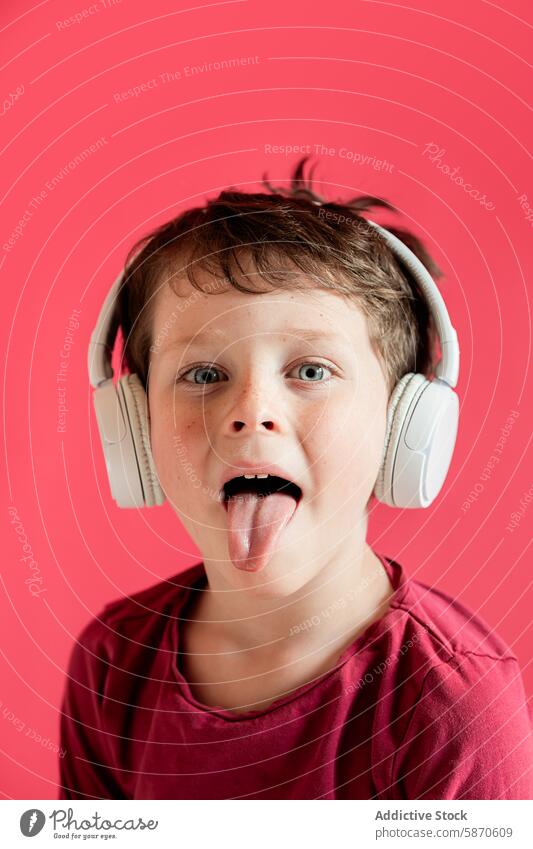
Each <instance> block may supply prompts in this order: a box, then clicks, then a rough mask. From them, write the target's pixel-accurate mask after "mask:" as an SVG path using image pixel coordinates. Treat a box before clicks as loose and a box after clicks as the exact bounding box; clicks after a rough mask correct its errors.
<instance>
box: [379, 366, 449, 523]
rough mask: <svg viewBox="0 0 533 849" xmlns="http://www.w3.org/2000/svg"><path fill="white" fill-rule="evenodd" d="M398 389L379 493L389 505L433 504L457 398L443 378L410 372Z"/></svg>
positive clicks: (444, 467) (446, 458) (441, 477)
mask: <svg viewBox="0 0 533 849" xmlns="http://www.w3.org/2000/svg"><path fill="white" fill-rule="evenodd" d="M407 378H408V379H407ZM404 380H405V382H403V381H404ZM396 390H398V393H397V395H396V397H395V398H394V405H393V404H392V401H393V397H392V396H391V403H390V414H389V427H390V432H389V430H388V431H387V433H388V441H387V444H386V450H385V456H384V460H383V464H382V468H381V469H380V475H379V477H378V482H377V489H376V490H375V494H376V497H377V498H378V499H379V500H380V501H383V502H384V503H385V504H388V505H389V506H391V507H429V505H430V504H431V503H432V502H433V501H434V499H435V498H436V497H437V495H438V494H439V492H440V490H441V488H442V484H443V483H444V480H445V478H446V475H447V473H448V469H449V467H450V463H451V459H452V455H453V449H454V446H455V440H456V437H457V427H458V423H459V398H458V396H457V394H456V393H455V392H454V391H453V389H451V387H450V386H448V384H446V383H445V382H444V381H441V380H439V379H438V378H437V379H435V380H432V381H429V380H427V379H426V378H425V377H424V375H421V374H412V373H410V374H409V375H406V376H405V379H404V378H402V381H400V382H399V383H398V386H397V387H396V388H395V392H394V393H393V395H394V394H395V393H396Z"/></svg>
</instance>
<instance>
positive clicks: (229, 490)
mask: <svg viewBox="0 0 533 849" xmlns="http://www.w3.org/2000/svg"><path fill="white" fill-rule="evenodd" d="M279 492H281V493H283V494H285V495H290V496H292V497H293V498H294V500H295V501H296V503H298V502H299V501H300V499H301V497H302V490H301V488H300V487H299V486H298V484H297V483H293V481H290V480H288V479H287V478H284V477H279V476H278V475H270V474H266V473H264V474H261V475H260V476H259V475H255V476H253V477H251V476H250V475H246V476H245V475H238V476H237V477H234V478H230V479H229V480H228V481H226V483H225V484H224V485H223V487H222V498H223V503H224V508H225V510H226V511H227V509H228V503H229V501H230V499H232V498H235V497H239V496H242V495H245V494H248V493H250V494H253V495H256V496H257V497H258V498H266V497H267V496H269V495H273V494H274V493H279Z"/></svg>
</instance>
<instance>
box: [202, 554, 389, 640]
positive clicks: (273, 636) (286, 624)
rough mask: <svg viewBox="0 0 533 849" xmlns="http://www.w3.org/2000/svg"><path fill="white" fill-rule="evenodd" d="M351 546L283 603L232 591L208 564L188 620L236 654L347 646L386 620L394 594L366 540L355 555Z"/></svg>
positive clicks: (380, 564)
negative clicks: (203, 584) (202, 588)
mask: <svg viewBox="0 0 533 849" xmlns="http://www.w3.org/2000/svg"><path fill="white" fill-rule="evenodd" d="M351 542H352V545H347V546H343V549H344V550H343V551H336V552H335V553H334V555H333V556H332V557H331V559H330V560H329V561H328V562H327V563H325V564H324V566H323V568H322V569H321V571H320V572H319V573H318V574H317V575H315V576H314V578H313V579H312V580H311V581H310V582H309V583H307V584H306V585H305V586H304V587H302V588H301V589H300V590H298V591H297V592H296V593H293V594H292V595H290V596H286V597H281V598H270V599H265V598H262V597H259V596H258V595H254V593H253V592H252V593H250V594H248V593H247V592H245V591H242V590H236V591H235V592H231V590H232V587H231V586H230V585H229V584H228V583H227V582H226V581H225V580H224V577H223V575H222V574H221V572H220V570H219V569H218V568H215V569H213V568H210V567H209V564H208V563H205V564H204V565H205V569H206V572H207V576H208V585H207V587H206V590H205V591H204V592H202V593H201V594H199V597H198V598H197V599H196V600H193V601H192V602H191V606H190V608H189V611H188V612H187V614H186V618H187V619H191V620H195V621H196V623H197V625H200V626H201V627H202V628H205V629H206V636H209V637H210V638H211V639H214V640H215V641H216V638H217V636H218V637H219V638H220V640H221V642H223V643H224V644H225V646H226V647H227V646H234V647H235V649H236V650H246V649H253V648H256V647H257V648H259V647H261V646H265V648H266V647H267V646H270V647H271V650H273V651H274V652H276V653H278V652H280V653H288V654H291V653H292V652H293V651H294V652H297V653H299V652H300V651H301V650H302V649H304V650H305V651H308V650H313V648H314V647H317V646H323V645H325V644H326V643H328V642H330V641H335V640H339V642H340V643H344V642H346V644H349V642H350V641H351V640H353V639H355V637H356V636H357V634H358V633H359V632H361V631H363V630H364V629H365V628H366V627H368V625H369V624H371V622H373V621H375V620H377V619H380V618H381V617H382V616H383V615H384V613H385V612H386V610H387V609H388V603H389V600H390V598H391V596H392V595H393V588H392V585H391V583H390V581H389V578H388V576H387V573H386V571H385V569H384V567H383V564H382V563H381V561H380V560H379V558H378V557H377V556H376V555H375V554H374V552H373V551H372V549H371V548H370V546H369V545H368V544H367V543H366V542H365V541H363V543H362V545H361V546H360V548H359V549H358V550H356V552H355V554H354V548H353V540H352V541H351ZM346 549H348V551H347V550H346ZM343 555H344V557H343ZM232 568H233V567H232ZM211 639H210V640H209V641H210V642H211Z"/></svg>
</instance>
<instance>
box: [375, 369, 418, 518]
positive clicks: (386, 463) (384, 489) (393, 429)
mask: <svg viewBox="0 0 533 849" xmlns="http://www.w3.org/2000/svg"><path fill="white" fill-rule="evenodd" d="M414 377H416V375H415V374H414V372H409V373H408V374H405V375H404V376H403V377H402V378H401V380H399V381H398V383H397V384H396V386H395V387H394V389H393V390H392V393H391V396H390V398H389V404H388V407H387V429H386V431H385V444H384V448H383V457H382V460H381V466H380V468H379V473H378V477H377V480H376V484H375V487H374V495H375V496H376V498H377V499H378V501H381V502H382V503H383V504H388V505H389V507H394V506H395V504H394V501H393V500H392V492H391V483H392V468H393V459H394V454H395V448H394V445H396V444H397V440H398V424H399V422H401V421H402V420H403V412H404V409H405V407H404V405H402V412H401V414H400V416H397V415H396V412H397V410H398V405H399V404H400V402H401V400H402V397H404V392H405V389H406V387H407V386H408V385H409V384H410V383H411V380H412V379H413V378H414Z"/></svg>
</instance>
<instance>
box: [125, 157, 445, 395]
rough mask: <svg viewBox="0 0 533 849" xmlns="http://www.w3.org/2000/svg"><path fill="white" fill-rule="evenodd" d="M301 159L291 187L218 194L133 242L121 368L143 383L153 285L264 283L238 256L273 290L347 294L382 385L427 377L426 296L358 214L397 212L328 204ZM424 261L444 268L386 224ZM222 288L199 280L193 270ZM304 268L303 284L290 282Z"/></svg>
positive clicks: (243, 286) (241, 286) (430, 338)
mask: <svg viewBox="0 0 533 849" xmlns="http://www.w3.org/2000/svg"><path fill="white" fill-rule="evenodd" d="M306 161H307V158H304V159H302V160H300V162H299V163H298V164H297V165H296V167H295V170H294V172H293V174H292V178H291V185H290V188H289V189H283V188H274V187H272V186H271V185H270V183H269V182H268V181H267V179H266V176H264V177H263V185H264V186H265V187H266V188H267V189H268V193H257V194H253V193H244V192H239V191H236V190H235V189H233V188H230V189H228V190H227V191H223V192H221V193H220V194H219V195H218V197H216V198H213V199H211V200H209V201H207V203H206V204H205V206H203V207H195V208H193V209H189V210H187V211H186V212H183V213H182V214H181V215H178V216H177V217H176V218H173V219H172V220H171V221H169V222H167V223H166V224H164V225H162V226H161V227H158V228H157V229H156V230H154V231H153V232H151V233H150V234H148V235H147V236H144V237H143V238H142V239H140V240H139V241H138V242H137V243H136V244H135V245H134V246H133V248H132V249H131V251H130V252H129V254H128V257H127V260H126V266H127V268H128V271H127V273H126V275H125V283H124V285H123V286H122V289H121V291H120V294H119V297H118V315H119V322H120V326H121V330H122V335H123V339H124V359H125V362H126V365H127V367H128V370H129V371H130V372H133V373H135V374H138V375H139V378H140V379H141V381H142V383H143V385H144V386H145V387H146V386H147V380H148V368H149V361H150V346H151V344H152V315H153V306H154V302H155V297H154V296H155V293H156V292H157V287H158V285H161V283H162V281H164V280H165V279H168V282H169V284H170V285H171V283H172V277H173V276H174V277H177V276H182V277H183V276H185V275H186V277H187V278H188V280H189V282H190V283H191V285H192V286H193V287H194V288H196V289H198V290H200V291H206V292H211V293H213V294H217V291H222V290H226V289H227V285H228V284H230V285H231V286H233V287H234V288H235V289H237V290H239V291H241V292H249V293H253V294H261V293H264V292H265V289H264V288H259V287H258V286H257V285H254V284H253V283H252V282H251V278H250V279H246V275H245V274H244V271H243V268H242V266H241V263H240V260H241V261H242V260H243V259H244V258H250V259H251V261H252V262H251V264H252V268H254V269H255V270H256V271H257V273H258V274H257V275H255V274H254V277H257V276H258V277H259V278H260V279H261V281H264V282H266V283H268V284H270V286H271V287H272V288H282V287H284V286H287V287H288V288H304V287H305V288H308V287H309V280H311V281H312V284H313V285H314V286H316V288H320V289H331V290H335V291H337V292H340V293H342V294H344V295H346V296H348V297H350V298H352V299H353V300H355V301H356V302H357V304H358V306H359V307H360V308H361V309H362V311H363V312H364V313H365V315H366V317H367V322H368V329H369V335H370V339H371V340H372V343H373V345H374V348H375V349H376V352H377V354H378V356H379V358H380V360H381V362H382V368H383V371H384V374H385V376H386V379H387V383H388V386H389V391H391V390H392V388H393V387H394V385H395V384H396V382H397V381H398V380H399V379H400V378H401V377H402V376H403V375H404V374H406V373H407V372H410V371H414V372H420V373H421V374H425V375H426V376H427V377H430V376H431V375H432V373H433V368H434V363H435V359H434V358H435V350H434V347H435V328H434V324H433V321H432V318H431V315H430V313H429V310H428V306H427V303H426V301H425V299H424V296H423V295H422V293H421V292H420V289H419V287H418V284H417V283H416V282H415V280H414V279H413V278H412V276H411V274H410V272H409V271H408V270H407V269H406V268H405V267H404V266H403V265H402V264H401V262H400V261H399V260H398V259H397V258H396V257H395V255H394V254H393V253H392V251H391V249H390V248H389V247H388V245H387V244H386V242H385V241H384V240H383V238H382V237H381V236H380V235H379V233H377V232H376V231H375V229H374V228H372V227H371V225H369V224H368V223H367V222H366V221H365V219H364V218H363V217H362V216H361V215H360V214H359V213H360V212H362V211H366V210H368V209H369V208H371V207H376V206H377V207H382V208H385V209H387V210H390V211H392V212H394V213H396V212H397V211H398V210H397V209H396V208H395V207H394V206H392V205H391V204H390V203H388V201H386V200H382V199H381V198H377V197H372V196H369V195H360V196H358V197H355V198H352V199H351V200H347V201H344V202H340V201H339V202H333V201H326V200H324V199H323V198H322V197H320V196H319V195H318V194H317V193H316V192H315V191H314V190H313V188H312V176H313V172H312V170H311V174H310V176H309V178H308V179H307V180H306V178H305V177H304V166H305V163H306ZM387 229H388V230H390V232H392V233H394V234H395V235H396V236H397V237H398V238H399V239H401V240H402V241H403V242H404V243H405V244H406V245H408V247H409V248H411V250H412V251H413V253H415V254H416V255H417V256H418V258H419V259H420V260H421V261H422V263H423V264H424V265H425V267H426V268H427V269H428V271H429V272H430V273H431V274H432V276H433V277H434V278H437V277H440V276H441V274H442V272H441V271H440V269H439V268H438V266H437V265H436V264H435V262H434V261H433V260H432V259H431V257H430V256H429V254H428V253H427V252H426V250H425V248H424V247H423V245H422V243H421V242H420V240H419V239H418V238H416V237H415V236H413V235H412V234H411V233H409V232H407V231H405V230H399V229H397V228H396V227H394V228H392V227H390V226H388V225H387ZM198 267H199V268H201V269H202V270H203V271H207V272H209V273H210V274H211V275H212V276H213V277H214V278H216V279H217V280H219V279H220V278H221V277H222V278H223V279H224V281H225V284H226V285H224V286H223V287H220V286H215V287H213V284H212V283H211V285H209V286H207V287H206V286H205V284H204V285H203V286H202V283H201V281H199V280H198V278H197V276H196V275H195V271H196V269H197V268H198ZM299 271H301V272H303V274H304V275H305V277H306V278H307V281H303V280H302V279H300V280H298V279H297V273H298V272H299Z"/></svg>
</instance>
